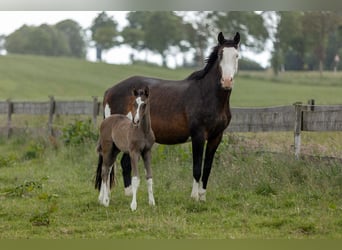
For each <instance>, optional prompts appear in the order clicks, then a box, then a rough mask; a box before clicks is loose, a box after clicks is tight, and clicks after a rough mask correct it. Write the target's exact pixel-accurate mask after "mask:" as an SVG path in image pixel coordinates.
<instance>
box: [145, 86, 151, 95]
mask: <svg viewBox="0 0 342 250" xmlns="http://www.w3.org/2000/svg"><path fill="white" fill-rule="evenodd" d="M149 94H150V88H149V87H148V86H146V87H145V96H146V97H148V96H149Z"/></svg>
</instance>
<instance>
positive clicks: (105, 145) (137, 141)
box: [95, 87, 155, 211]
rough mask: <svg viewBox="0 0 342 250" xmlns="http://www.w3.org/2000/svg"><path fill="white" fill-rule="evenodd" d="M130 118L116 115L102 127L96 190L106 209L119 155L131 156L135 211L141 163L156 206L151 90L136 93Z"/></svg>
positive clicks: (106, 120) (150, 198)
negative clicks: (140, 162)
mask: <svg viewBox="0 0 342 250" xmlns="http://www.w3.org/2000/svg"><path fill="white" fill-rule="evenodd" d="M132 94H133V95H132V97H133V98H131V100H132V101H133V105H132V109H131V117H132V119H130V118H128V117H127V116H125V115H122V114H114V115H110V116H108V117H107V118H106V119H104V120H103V121H102V123H101V126H100V138H99V143H98V147H97V149H98V153H99V164H98V169H97V175H96V176H97V177H96V182H95V187H96V188H98V189H99V190H100V194H99V201H100V203H101V204H103V205H104V206H108V205H109V193H110V187H111V186H112V183H111V182H113V180H114V178H113V177H114V171H115V170H114V169H113V165H114V163H115V160H116V157H117V155H118V154H119V153H120V152H124V153H126V154H129V157H130V159H131V166H132V168H133V177H132V193H133V198H132V202H131V209H132V211H134V210H136V209H137V200H136V194H137V189H138V187H139V183H140V181H139V178H138V176H139V175H138V160H139V157H140V156H142V158H143V160H144V165H145V170H146V179H147V190H148V197H149V204H150V205H155V201H154V197H153V189H152V184H153V183H152V169H151V149H152V146H153V144H154V142H155V136H154V133H153V131H152V129H151V118H150V105H149V88H148V87H145V88H143V89H138V90H136V89H134V90H133V93H132Z"/></svg>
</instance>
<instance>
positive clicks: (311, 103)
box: [308, 99, 315, 111]
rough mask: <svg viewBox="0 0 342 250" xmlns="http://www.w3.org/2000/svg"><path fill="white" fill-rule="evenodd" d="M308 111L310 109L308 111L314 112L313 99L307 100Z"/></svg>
mask: <svg viewBox="0 0 342 250" xmlns="http://www.w3.org/2000/svg"><path fill="white" fill-rule="evenodd" d="M308 106H309V107H308V109H310V111H314V110H315V100H314V99H310V100H308Z"/></svg>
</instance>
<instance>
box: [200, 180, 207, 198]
mask: <svg viewBox="0 0 342 250" xmlns="http://www.w3.org/2000/svg"><path fill="white" fill-rule="evenodd" d="M206 192H207V191H206V190H205V189H204V188H203V186H202V183H201V185H200V188H199V190H198V196H199V200H200V201H206V200H207V198H206Z"/></svg>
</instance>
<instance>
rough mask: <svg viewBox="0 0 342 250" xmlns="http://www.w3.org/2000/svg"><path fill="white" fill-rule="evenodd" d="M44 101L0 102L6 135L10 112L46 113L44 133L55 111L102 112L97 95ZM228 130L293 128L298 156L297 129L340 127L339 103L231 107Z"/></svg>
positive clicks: (50, 129) (94, 117)
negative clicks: (5, 124) (91, 97)
mask: <svg viewBox="0 0 342 250" xmlns="http://www.w3.org/2000/svg"><path fill="white" fill-rule="evenodd" d="M49 98H50V100H49V101H45V102H12V101H11V100H7V101H5V102H0V115H7V126H6V128H5V129H2V131H5V134H6V135H7V136H10V134H11V130H12V128H13V126H12V115H16V114H26V115H48V121H47V124H48V133H50V134H52V133H53V119H54V116H55V115H89V116H91V117H92V120H93V123H94V125H96V124H97V117H98V116H99V115H101V116H102V112H101V110H102V109H101V103H100V102H98V99H97V97H93V100H92V101H56V100H55V99H54V97H53V96H50V97H49ZM226 131H228V132H266V131H294V145H295V156H296V157H299V153H300V146H301V137H300V133H301V131H342V105H326V106H322V105H315V102H314V100H309V102H308V104H303V103H299V102H298V103H295V104H293V105H289V106H279V107H266V108H232V120H231V123H230V125H229V127H228V128H227V130H226Z"/></svg>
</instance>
